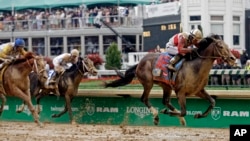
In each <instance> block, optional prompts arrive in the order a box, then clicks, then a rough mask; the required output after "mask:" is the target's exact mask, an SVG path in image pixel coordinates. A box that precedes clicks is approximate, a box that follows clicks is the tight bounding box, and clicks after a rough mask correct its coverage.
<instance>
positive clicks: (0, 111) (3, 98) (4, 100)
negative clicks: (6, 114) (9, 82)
mask: <svg viewBox="0 0 250 141" xmlns="http://www.w3.org/2000/svg"><path fill="white" fill-rule="evenodd" d="M0 98H1V100H2V104H1V108H0V116H1V115H2V112H3V110H4V105H5V103H6V97H5V96H4V95H3V94H0Z"/></svg>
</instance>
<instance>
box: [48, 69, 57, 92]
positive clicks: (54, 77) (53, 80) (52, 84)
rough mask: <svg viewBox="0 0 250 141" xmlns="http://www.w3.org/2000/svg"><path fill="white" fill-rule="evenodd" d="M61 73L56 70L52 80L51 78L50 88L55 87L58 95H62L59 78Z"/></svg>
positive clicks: (54, 89)
mask: <svg viewBox="0 0 250 141" xmlns="http://www.w3.org/2000/svg"><path fill="white" fill-rule="evenodd" d="M59 76H60V74H59V73H58V72H56V71H54V73H53V74H52V76H51V78H50V80H49V89H53V91H54V92H55V95H56V96H60V93H59V88H58V81H59V80H58V79H59Z"/></svg>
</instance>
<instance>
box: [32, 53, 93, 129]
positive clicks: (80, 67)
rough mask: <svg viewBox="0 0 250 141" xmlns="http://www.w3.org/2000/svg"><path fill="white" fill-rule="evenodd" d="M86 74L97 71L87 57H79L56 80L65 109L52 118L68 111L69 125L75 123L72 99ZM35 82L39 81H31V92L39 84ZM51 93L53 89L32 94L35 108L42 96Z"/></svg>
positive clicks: (43, 89)
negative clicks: (34, 98) (63, 99)
mask: <svg viewBox="0 0 250 141" xmlns="http://www.w3.org/2000/svg"><path fill="white" fill-rule="evenodd" d="M88 74H91V75H97V70H96V68H95V66H94V64H93V62H92V61H91V60H90V59H89V58H87V57H85V58H81V57H79V59H78V61H77V63H76V64H73V65H72V66H71V67H70V68H69V69H67V70H66V71H65V72H64V73H63V74H62V75H61V76H60V78H59V80H58V81H59V82H58V88H59V92H60V96H64V97H65V108H64V110H63V111H62V112H60V113H59V114H53V115H52V117H53V118H58V117H60V116H62V115H63V114H65V113H66V112H67V111H68V113H69V117H70V121H71V123H72V124H74V123H75V121H74V119H73V116H72V109H71V102H72V100H73V97H74V96H76V95H77V92H78V87H79V84H80V82H81V80H82V77H84V76H86V75H88ZM33 77H36V76H33ZM35 81H39V79H32V80H31V82H32V83H31V91H34V89H37V86H36V83H39V82H35ZM34 85H35V86H34ZM51 91H53V89H45V88H42V89H41V91H39V93H38V94H36V93H34V96H35V97H36V102H37V106H39V105H40V99H41V98H42V97H43V96H46V95H48V94H49V93H50V92H51ZM37 108H38V111H39V112H40V106H39V107H37Z"/></svg>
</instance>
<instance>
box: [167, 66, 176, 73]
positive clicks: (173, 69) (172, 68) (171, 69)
mask: <svg viewBox="0 0 250 141" xmlns="http://www.w3.org/2000/svg"><path fill="white" fill-rule="evenodd" d="M167 68H168V69H169V70H170V71H173V72H176V69H175V68H174V67H173V65H171V66H170V65H168V66H167Z"/></svg>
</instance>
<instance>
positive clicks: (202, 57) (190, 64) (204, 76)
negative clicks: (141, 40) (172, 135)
mask: <svg viewBox="0 0 250 141" xmlns="http://www.w3.org/2000/svg"><path fill="white" fill-rule="evenodd" d="M215 37H216V36H215V35H214V36H210V37H206V38H203V39H202V40H201V41H200V42H199V43H198V45H197V46H198V47H199V48H198V49H197V50H196V51H195V52H194V54H195V55H196V57H195V58H193V59H189V60H187V58H190V57H187V58H186V60H185V61H183V64H182V66H180V68H179V70H178V71H177V72H176V73H174V74H173V75H174V76H175V79H172V80H173V82H172V81H169V83H166V81H165V79H164V80H162V79H156V78H157V77H155V75H153V73H154V72H153V71H154V68H155V64H156V63H157V60H158V58H160V57H162V55H165V54H162V53H149V54H147V55H146V56H144V58H143V59H142V60H141V61H140V62H139V63H138V64H136V65H134V66H132V67H131V68H129V69H128V70H126V71H125V74H121V73H117V74H118V75H119V76H120V78H119V79H117V80H114V81H111V82H104V87H118V86H124V85H127V84H129V83H130V82H131V81H132V80H133V78H134V77H137V79H138V80H139V82H140V83H141V84H142V86H143V88H144V91H143V94H142V96H141V102H143V103H144V104H145V105H146V106H147V107H148V108H149V109H150V111H151V112H152V114H153V116H154V124H155V125H157V124H158V123H159V116H158V111H157V110H156V109H155V108H154V107H153V106H152V105H151V103H150V102H149V98H148V97H149V94H150V91H151V89H152V87H153V85H154V84H158V85H159V86H160V87H161V88H162V89H163V99H162V103H163V104H164V105H165V106H166V107H167V108H169V109H170V110H167V109H163V110H161V113H164V114H169V115H171V116H177V117H178V118H179V120H180V123H181V124H182V125H184V126H185V125H186V121H185V119H184V116H185V115H186V97H187V96H191V95H195V96H198V97H200V98H203V99H205V100H208V101H209V103H210V105H209V107H208V108H207V110H206V111H205V112H203V113H202V114H196V115H195V116H194V117H195V118H203V117H206V116H207V115H208V114H209V112H210V111H211V110H212V109H213V107H214V106H215V100H214V99H213V98H212V97H211V96H210V95H209V94H208V92H207V91H206V90H205V89H204V87H205V86H206V85H207V82H208V78H209V72H210V70H211V68H212V65H213V62H214V60H215V59H218V58H222V59H224V61H226V62H228V63H229V64H230V65H233V64H234V62H235V60H236V58H235V57H234V56H233V54H232V53H231V51H230V49H229V48H228V45H227V44H226V43H225V42H224V41H223V40H220V39H218V38H217V39H216V38H215ZM166 56H167V57H169V56H168V55H166ZM188 56H189V55H188ZM170 59H171V58H170ZM176 66H177V65H176ZM163 68H165V69H166V65H164V66H163ZM166 73H169V75H170V74H171V73H170V71H169V70H167V69H166ZM162 75H163V73H161V76H162ZM172 90H174V91H175V94H176V97H177V99H178V103H179V106H180V110H181V111H178V110H177V109H176V108H175V107H174V106H173V105H172V104H171V101H170V96H171V93H172Z"/></svg>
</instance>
